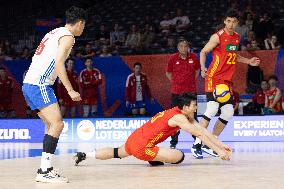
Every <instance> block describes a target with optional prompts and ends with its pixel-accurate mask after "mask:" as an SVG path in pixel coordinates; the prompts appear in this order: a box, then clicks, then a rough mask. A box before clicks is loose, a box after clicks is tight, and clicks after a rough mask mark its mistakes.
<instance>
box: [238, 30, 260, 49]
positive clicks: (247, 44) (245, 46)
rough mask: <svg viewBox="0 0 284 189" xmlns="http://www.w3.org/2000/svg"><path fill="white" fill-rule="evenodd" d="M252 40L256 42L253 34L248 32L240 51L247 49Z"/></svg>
mask: <svg viewBox="0 0 284 189" xmlns="http://www.w3.org/2000/svg"><path fill="white" fill-rule="evenodd" d="M254 40H256V39H255V34H254V32H253V31H249V32H248V36H247V38H246V40H244V42H243V45H242V47H241V49H242V51H246V50H247V48H249V47H251V43H252V41H254Z"/></svg>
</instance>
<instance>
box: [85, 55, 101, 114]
mask: <svg viewBox="0 0 284 189" xmlns="http://www.w3.org/2000/svg"><path fill="white" fill-rule="evenodd" d="M85 66H86V69H84V70H82V71H81V73H80V87H81V91H82V101H83V117H88V116H89V113H90V112H91V114H92V116H97V113H98V110H97V109H98V99H99V86H100V85H101V83H102V76H101V73H100V71H99V70H98V69H95V68H93V61H92V59H91V58H87V59H86V61H85Z"/></svg>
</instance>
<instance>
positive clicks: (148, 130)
mask: <svg viewBox="0 0 284 189" xmlns="http://www.w3.org/2000/svg"><path fill="white" fill-rule="evenodd" d="M177 114H181V110H180V109H179V108H178V107H174V108H172V109H169V110H166V111H163V112H159V113H158V114H156V115H155V116H154V117H153V118H152V119H151V120H149V121H148V122H147V123H145V124H144V125H142V126H141V127H140V128H139V129H137V130H135V131H134V132H133V133H132V134H131V135H130V136H129V137H128V139H127V141H126V143H125V150H126V152H127V153H128V154H129V155H133V156H134V157H136V158H138V159H140V160H144V161H152V160H153V159H154V158H155V157H156V156H157V154H158V151H159V147H157V146H156V145H157V144H159V143H161V142H163V141H165V140H166V139H167V138H168V137H169V136H172V135H173V134H175V133H176V132H177V131H178V130H179V129H180V128H179V127H170V126H169V125H168V121H169V119H171V118H172V117H173V116H175V115H177Z"/></svg>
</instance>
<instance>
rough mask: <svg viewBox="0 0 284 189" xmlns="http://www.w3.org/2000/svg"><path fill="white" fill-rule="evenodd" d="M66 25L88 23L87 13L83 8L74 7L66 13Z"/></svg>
mask: <svg viewBox="0 0 284 189" xmlns="http://www.w3.org/2000/svg"><path fill="white" fill-rule="evenodd" d="M65 16H66V23H67V24H71V25H73V24H76V23H77V22H79V21H82V20H83V21H86V17H87V14H86V11H85V10H84V9H82V8H79V7H75V6H72V7H70V8H69V9H67V10H66V12H65Z"/></svg>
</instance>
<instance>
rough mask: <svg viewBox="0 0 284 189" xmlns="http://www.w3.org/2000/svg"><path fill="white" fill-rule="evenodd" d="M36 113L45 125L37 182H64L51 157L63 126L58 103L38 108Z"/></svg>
mask: <svg viewBox="0 0 284 189" xmlns="http://www.w3.org/2000/svg"><path fill="white" fill-rule="evenodd" d="M38 115H39V116H40V117H41V119H42V120H43V122H44V123H45V124H46V126H47V128H48V129H47V131H46V134H45V136H44V140H43V152H42V158H41V165H40V169H39V170H38V174H37V176H36V181H38V182H52V183H66V182H68V179H67V178H65V177H62V176H59V174H58V173H57V172H56V171H54V170H53V167H52V158H53V155H54V152H55V150H56V147H57V143H58V139H59V136H60V134H61V131H62V129H63V127H64V124H63V121H62V116H61V112H60V108H59V105H58V103H54V104H51V105H49V106H47V107H44V108H42V109H40V112H39V113H38Z"/></svg>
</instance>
